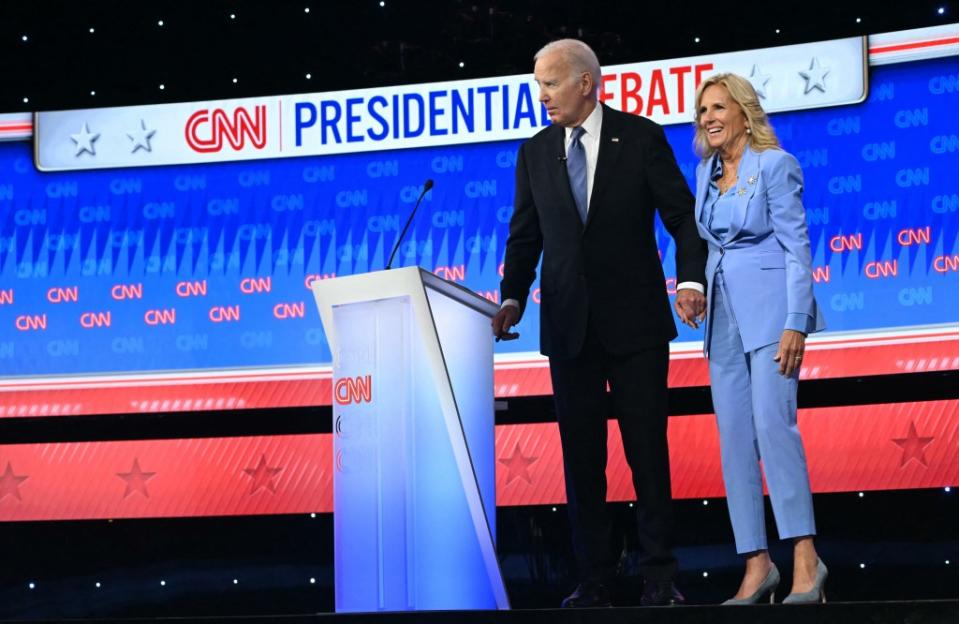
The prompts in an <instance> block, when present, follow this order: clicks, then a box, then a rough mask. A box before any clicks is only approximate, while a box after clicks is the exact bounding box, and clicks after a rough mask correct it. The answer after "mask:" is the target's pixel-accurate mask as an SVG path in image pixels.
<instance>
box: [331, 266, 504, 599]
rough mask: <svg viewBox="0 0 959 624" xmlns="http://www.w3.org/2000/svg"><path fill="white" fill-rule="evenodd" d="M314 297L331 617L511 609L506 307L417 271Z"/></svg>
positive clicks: (344, 284) (339, 282) (342, 280)
mask: <svg viewBox="0 0 959 624" xmlns="http://www.w3.org/2000/svg"><path fill="white" fill-rule="evenodd" d="M313 294H314V296H315V297H316V302H317V305H318V307H319V310H320V316H321V318H322V320H323V327H324V329H325V331H326V336H327V339H328V340H329V344H330V351H331V353H332V354H333V457H334V464H335V465H334V473H333V475H334V476H333V527H334V528H333V530H334V557H333V561H334V575H335V604H336V611H337V612H359V611H363V612H371V611H410V610H447V609H508V608H509V602H508V598H507V596H506V589H505V586H504V584H503V579H502V575H501V573H500V569H499V563H498V561H497V558H496V548H495V543H496V480H495V469H496V460H495V455H494V448H495V447H494V422H493V341H492V334H491V331H490V318H491V317H492V316H493V315H494V314H495V313H496V311H497V310H498V306H497V305H496V304H494V303H492V302H490V301H488V300H486V299H484V298H482V297H480V296H478V295H476V294H475V293H473V292H472V291H470V290H468V289H466V288H463V287H462V286H459V285H456V284H453V283H451V282H448V281H446V280H443V279H441V278H439V277H437V276H435V275H433V274H432V273H429V272H427V271H423V270H422V269H420V268H418V267H406V268H402V269H393V270H391V271H378V272H374V273H366V274H361V275H353V276H345V277H338V278H335V279H331V280H320V281H316V282H314V283H313Z"/></svg>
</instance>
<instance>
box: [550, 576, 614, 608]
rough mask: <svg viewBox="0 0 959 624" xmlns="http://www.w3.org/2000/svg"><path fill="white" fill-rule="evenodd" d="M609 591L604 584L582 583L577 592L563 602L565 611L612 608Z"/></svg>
mask: <svg viewBox="0 0 959 624" xmlns="http://www.w3.org/2000/svg"><path fill="white" fill-rule="evenodd" d="M611 606H613V604H612V603H611V602H610V601H609V590H608V589H606V586H605V585H603V584H602V583H596V582H590V581H587V582H585V583H580V584H579V585H578V586H577V587H576V590H575V591H574V592H573V593H572V594H570V595H569V596H566V598H565V599H564V600H563V604H562V607H563V608H564V609H578V608H582V607H611Z"/></svg>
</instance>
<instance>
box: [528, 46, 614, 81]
mask: <svg viewBox="0 0 959 624" xmlns="http://www.w3.org/2000/svg"><path fill="white" fill-rule="evenodd" d="M554 52H558V53H560V54H562V55H563V58H564V59H566V62H567V63H569V66H570V68H571V69H572V70H573V73H574V74H575V75H577V76H578V75H580V74H582V73H584V72H586V73H588V74H589V75H590V76H591V77H592V78H593V93H594V94H595V93H596V92H598V90H599V82H600V79H601V78H602V71H601V70H600V67H599V59H598V58H596V53H595V52H593V49H592V48H591V47H589V46H588V45H586V44H585V43H583V42H582V41H580V40H579V39H557V40H556V41H550V42H549V43H547V44H546V45H544V46H543V47H542V48H540V50H539V52H537V53H536V54H534V55H533V61H534V62H535V61H538V60H539V59H540V57H543V56H546V55H547V54H553V53H554Z"/></svg>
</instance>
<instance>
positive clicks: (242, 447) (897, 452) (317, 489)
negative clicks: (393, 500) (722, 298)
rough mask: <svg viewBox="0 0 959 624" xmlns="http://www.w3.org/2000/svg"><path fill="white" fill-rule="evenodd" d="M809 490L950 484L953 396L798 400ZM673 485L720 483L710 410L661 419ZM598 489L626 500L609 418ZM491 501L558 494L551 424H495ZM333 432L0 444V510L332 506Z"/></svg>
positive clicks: (106, 514) (13, 516)
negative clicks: (602, 485)
mask: <svg viewBox="0 0 959 624" xmlns="http://www.w3.org/2000/svg"><path fill="white" fill-rule="evenodd" d="M799 424H800V429H801V430H802V433H803V438H804V440H805V444H806V450H807V455H808V458H809V470H810V474H811V479H812V485H813V489H814V491H816V492H846V491H863V490H887V489H905V488H932V487H944V486H955V485H959V401H956V400H952V401H929V402H923V403H907V404H906V403H904V404H886V405H869V406H855V407H834V408H816V409H808V410H802V411H801V412H800V420H799ZM669 439H670V456H671V461H672V476H673V494H674V496H675V497H677V498H715V497H721V496H723V485H722V477H721V471H720V460H719V442H718V438H717V433H716V426H715V422H714V419H713V417H712V416H711V415H698V416H683V417H675V418H672V419H671V420H670V425H669ZM609 448H610V453H609V465H608V469H607V474H608V477H609V500H611V501H626V500H631V499H633V490H632V486H631V483H630V477H629V471H628V469H627V466H626V461H625V458H624V457H623V452H622V445H621V442H620V439H619V429H618V427H617V425H616V423H615V422H611V423H610V427H609ZM496 458H497V475H496V488H497V504H498V505H501V506H505V505H555V504H561V503H563V502H564V500H565V496H564V493H563V474H562V454H561V450H560V445H559V434H558V431H557V427H556V425H555V424H554V423H542V424H525V425H501V426H499V427H497V430H496ZM333 470H334V468H333V458H332V435H331V434H312V435H285V436H258V437H237V438H200V439H182V440H144V441H123V442H78V443H51V444H23V445H0V521H24V520H68V519H70V520H74V519H109V518H156V517H192V516H231V515H261V514H297V513H311V512H330V511H332V506H333V500H332V494H333V488H332V474H333Z"/></svg>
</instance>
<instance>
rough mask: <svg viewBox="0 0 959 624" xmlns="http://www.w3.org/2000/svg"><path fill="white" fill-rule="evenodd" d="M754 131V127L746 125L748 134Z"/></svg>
mask: <svg viewBox="0 0 959 624" xmlns="http://www.w3.org/2000/svg"><path fill="white" fill-rule="evenodd" d="M752 133H753V129H752V128H750V127H749V126H746V134H752Z"/></svg>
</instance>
